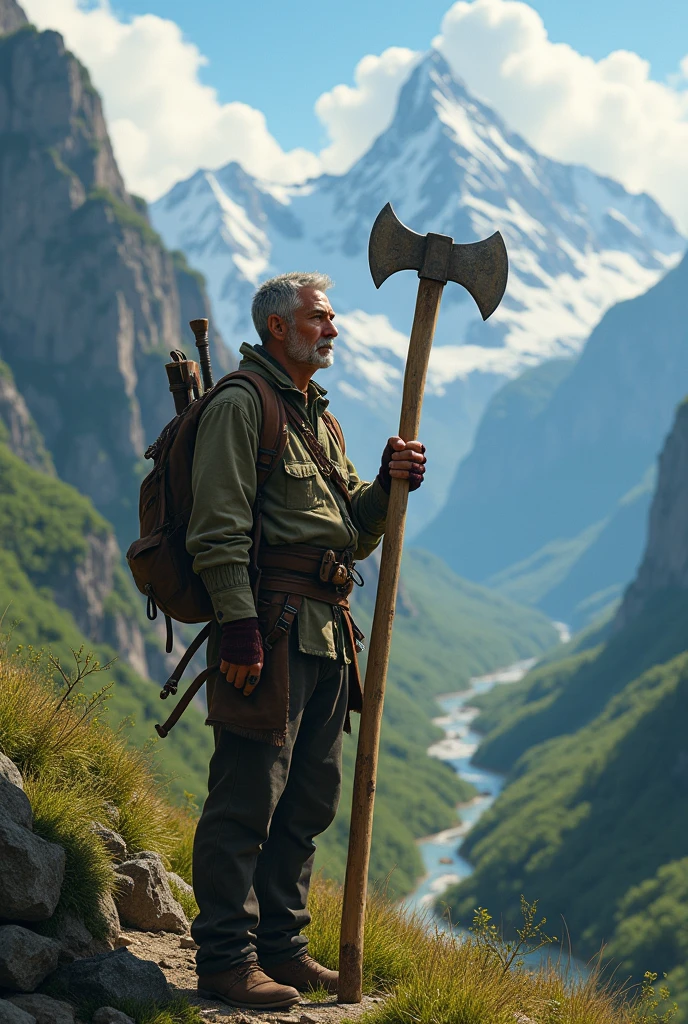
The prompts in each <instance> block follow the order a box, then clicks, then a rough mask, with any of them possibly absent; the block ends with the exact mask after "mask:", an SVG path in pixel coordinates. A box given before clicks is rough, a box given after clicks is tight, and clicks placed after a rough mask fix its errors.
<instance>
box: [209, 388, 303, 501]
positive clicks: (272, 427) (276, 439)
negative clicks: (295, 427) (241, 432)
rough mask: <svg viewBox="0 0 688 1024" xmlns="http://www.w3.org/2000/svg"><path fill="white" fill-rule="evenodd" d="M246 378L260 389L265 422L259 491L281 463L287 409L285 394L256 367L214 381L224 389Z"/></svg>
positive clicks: (258, 461)
mask: <svg viewBox="0 0 688 1024" xmlns="http://www.w3.org/2000/svg"><path fill="white" fill-rule="evenodd" d="M235 380H236V381H244V382H245V383H247V384H250V385H251V387H252V388H253V389H254V391H256V392H257V393H258V399H259V401H260V405H261V408H262V411H263V422H262V426H261V428H260V437H259V439H258V457H257V459H256V470H257V474H258V491H260V490H261V489H262V488H263V487H264V486H265V482H266V480H267V479H268V477H269V476H270V474H271V473H272V472H273V470H274V469H275V468H276V467H277V465H278V464H279V461H280V459H281V458H282V456H283V455H284V449H285V448H286V446H287V413H286V409H285V407H284V402H283V400H282V396H281V395H280V394H279V393H278V391H277V389H276V388H273V387H272V386H271V385H270V384H268V382H267V381H266V380H265V378H264V377H261V375H260V374H259V373H254V372H253V370H235V371H234V373H228V374H227V376H226V377H223V378H222V380H221V381H218V383H217V384H216V385H215V388H214V392H215V393H217V390H218V389H219V390H224V389H225V387H227V386H228V385H230V384H231V383H232V382H233V381H235Z"/></svg>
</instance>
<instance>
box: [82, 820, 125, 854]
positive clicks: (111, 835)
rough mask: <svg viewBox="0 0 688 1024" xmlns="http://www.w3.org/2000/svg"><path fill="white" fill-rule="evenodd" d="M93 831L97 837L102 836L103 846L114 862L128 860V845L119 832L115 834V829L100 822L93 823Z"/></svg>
mask: <svg viewBox="0 0 688 1024" xmlns="http://www.w3.org/2000/svg"><path fill="white" fill-rule="evenodd" d="M91 829H92V830H93V831H94V832H95V834H96V835H97V836H100V838H101V839H102V841H103V846H104V847H105V849H106V850H107V852H108V853H109V854H110V855H111V857H112V858H113V859H114V860H117V861H120V860H126V859H127V844H126V843H125V842H124V840H123V839H122V837H121V835H120V834H119V832H115V830H114V829H112V828H108V827H107V826H106V825H101V824H100V822H99V821H94V822H92V823H91Z"/></svg>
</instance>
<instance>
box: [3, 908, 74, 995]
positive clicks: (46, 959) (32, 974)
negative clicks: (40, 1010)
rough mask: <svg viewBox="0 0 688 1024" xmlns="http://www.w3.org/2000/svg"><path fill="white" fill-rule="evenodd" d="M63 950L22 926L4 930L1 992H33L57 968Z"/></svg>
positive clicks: (11, 925)
mask: <svg viewBox="0 0 688 1024" xmlns="http://www.w3.org/2000/svg"><path fill="white" fill-rule="evenodd" d="M59 956H60V947H59V946H58V944H57V943H56V942H53V940H52V939H48V938H46V937H45V936H44V935H36V933H35V932H30V931H29V929H28V928H22V927H21V925H18V924H6V925H2V926H0V988H8V989H10V990H11V991H13V992H33V990H34V989H35V988H38V986H39V985H40V983H41V982H42V981H43V980H44V979H45V978H47V976H48V975H49V974H51V973H52V971H54V970H55V968H56V967H57V963H58V959H59Z"/></svg>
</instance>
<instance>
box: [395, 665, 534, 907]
mask: <svg viewBox="0 0 688 1024" xmlns="http://www.w3.org/2000/svg"><path fill="white" fill-rule="evenodd" d="M535 660H536V659H534V658H532V659H529V660H528V661H519V662H516V664H514V665H510V666H509V667H508V668H505V669H502V670H501V671H498V672H494V673H492V674H491V675H487V676H477V677H475V678H473V679H471V683H470V686H469V688H468V689H467V690H464V691H463V692H461V693H448V694H446V695H445V696H443V697H438V698H437V700H438V703H439V705H440V707H441V708H442V710H443V712H444V714H443V715H442V716H441V717H440V718H436V719H435V724H436V725H438V726H440V727H441V728H442V729H444V733H445V737H444V739H442V740H439V741H438V742H437V743H435V744H434V745H433V746H432V747H430V749H429V750H428V754H429V755H430V756H431V757H438V758H440V759H441V760H442V761H447V762H448V763H449V764H450V765H451V766H452V768H453V769H454V771H455V772H456V773H457V774H458V775H459V776H460V777H461V778H462V779H465V780H466V781H467V782H472V783H473V785H474V786H475V788H476V789H477V790H478V796H476V797H475V798H474V799H473V800H471V801H470V803H467V804H462V805H461V806H460V807H459V817H460V819H461V824H460V825H457V826H456V827H455V828H449V829H446V830H445V831H444V832H438V833H437V835H434V836H428V837H427V839H422V840H420V843H419V847H420V851H421V854H422V856H423V863H424V865H425V871H426V874H425V877H424V878H423V879H422V881H421V882H420V883H419V885H418V886H417V887H416V889H415V890H414V891H413V892H412V893H411V895H410V896H408V897H407V899H406V900H405V902H404V905H405V906H406V907H407V908H408V909H409V910H418V911H429V910H430V909H431V905H432V903H433V902H434V901H435V899H436V898H437V897H438V896H441V894H442V893H443V892H444V890H445V889H447V888H448V886H450V885H453V884H454V883H455V882H459V881H460V880H461V879H463V878H466V877H467V876H468V875H470V873H471V872H472V870H473V868H472V867H471V865H470V864H469V863H468V861H466V860H464V859H463V857H462V856H461V844H462V842H463V839H464V838H465V836H466V834H467V833H468V832H469V831H470V830H471V829H472V828H473V826H474V825H475V823H476V821H477V820H478V818H480V816H481V815H482V814H484V813H485V811H486V810H487V808H488V807H489V806H490V805H491V804H492V803H494V801H495V799H496V798H497V796H498V795H499V792H500V790H501V788H502V784H503V777H502V776H501V775H498V774H497V773H496V772H488V771H483V770H482V769H481V768H476V767H475V765H473V764H471V760H472V758H473V755H474V753H475V751H476V748H477V746H478V744H479V743H480V736H479V735H478V733H476V732H474V730H473V728H472V723H473V720H474V719H475V718H476V716H477V714H478V709H477V708H475V707H472V706H471V700H472V699H473V698H474V697H476V696H477V695H478V694H482V693H487V691H488V690H491V689H492V687H493V686H495V685H496V684H497V683H516V682H518V681H519V679H522V678H523V676H524V675H525V674H526V672H527V671H528V670H529V669H530V668H531V667H532V666H533V665H534V664H535ZM439 923H440V922H439V921H438V924H439Z"/></svg>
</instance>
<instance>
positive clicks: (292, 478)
mask: <svg viewBox="0 0 688 1024" xmlns="http://www.w3.org/2000/svg"><path fill="white" fill-rule="evenodd" d="M283 465H284V473H285V478H286V494H285V505H286V507H287V508H291V509H300V510H301V511H308V510H309V509H313V508H318V506H319V505H322V504H323V500H322V498H320V497H319V496H318V494H317V490H316V482H317V476H318V470H317V468H316V465H315V463H314V462H284V463H283Z"/></svg>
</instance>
